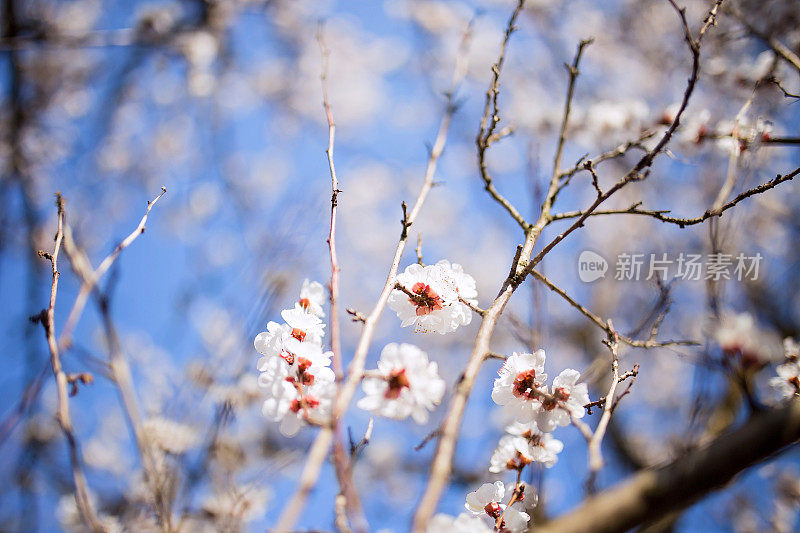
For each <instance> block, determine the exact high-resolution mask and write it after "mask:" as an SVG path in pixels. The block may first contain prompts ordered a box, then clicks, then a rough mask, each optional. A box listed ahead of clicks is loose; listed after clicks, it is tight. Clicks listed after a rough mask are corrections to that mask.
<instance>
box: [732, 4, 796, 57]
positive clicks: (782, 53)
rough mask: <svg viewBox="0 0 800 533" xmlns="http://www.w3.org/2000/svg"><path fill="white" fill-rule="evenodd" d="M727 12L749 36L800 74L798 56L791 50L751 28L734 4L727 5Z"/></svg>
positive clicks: (753, 27)
mask: <svg viewBox="0 0 800 533" xmlns="http://www.w3.org/2000/svg"><path fill="white" fill-rule="evenodd" d="M727 12H729V13H730V14H731V15H733V18H735V19H736V20H737V21H738V22H739V23H740V24H741V25H742V26H744V27H745V28H746V29H747V31H748V32H750V34H751V35H753V36H755V37H757V38H758V39H760V40H761V41H763V42H764V44H766V45H767V46H769V47H770V48H771V49H772V51H773V52H775V54H777V55H778V56H779V57H780V58H781V59H783V60H784V61H786V62H787V63H789V64H790V65H792V66H793V67H794V68H795V69H796V70H797V71H798V72H800V56H798V55H797V54H795V53H794V52H793V51H792V49H791V48H789V47H788V46H786V45H785V44H783V43H782V42H780V41H779V40H778V39H775V38H774V37H772V36H770V35H767V34H766V33H765V32H763V31H761V30H759V29H758V28H756V27H755V26H753V25H752V24H751V23H750V22H749V21H748V20H747V17H745V16H744V14H743V13H742V12H741V11H739V10H738V9H737V8H736V7H735V5H734V4H728V7H727Z"/></svg>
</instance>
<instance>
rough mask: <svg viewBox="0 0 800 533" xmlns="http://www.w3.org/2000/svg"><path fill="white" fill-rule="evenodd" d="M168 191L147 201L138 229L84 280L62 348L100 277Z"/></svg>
mask: <svg viewBox="0 0 800 533" xmlns="http://www.w3.org/2000/svg"><path fill="white" fill-rule="evenodd" d="M166 192H167V189H166V188H165V187H161V193H160V194H159V195H158V196H156V197H155V198H154V199H153V201H151V202H147V209H145V212H144V216H143V217H142V219H141V220H140V221H139V225H138V226H136V229H134V230H133V231H132V232H131V234H130V235H128V236H127V237H125V239H124V240H123V241H122V242H121V243H119V244H118V245H117V246H116V248H114V250H113V251H112V252H111V253H110V254H108V256H106V258H105V259H103V260H102V261H101V262H100V264H99V265H98V266H97V268H96V269H95V270H94V272H93V273H92V276H91V277H90V278H88V279H87V280H84V282H83V284H82V285H81V288H80V290H79V291H78V296H77V297H76V298H75V303H74V304H72V309H71V310H70V312H69V316H68V317H67V322H66V323H65V325H64V328H63V329H62V330H61V334H60V335H59V337H58V345H59V348H60V349H62V350H63V349H65V348H67V347H68V346H69V345H70V343H71V339H72V331H73V330H74V329H75V326H77V325H78V320H80V318H81V314H82V313H83V308H84V307H85V306H86V299H87V298H88V297H89V294H90V293H91V292H92V289H94V287H95V286H96V285H97V282H98V281H100V278H102V277H103V275H104V274H105V273H106V272H108V269H109V268H111V265H113V264H114V261H116V259H117V257H119V254H120V253H121V252H122V250H124V249H125V248H127V247H128V246H130V245H131V243H133V241H135V240H136V238H137V237H138V236H139V235H141V234H142V233H144V230H145V224H147V216H148V215H149V214H150V210H151V209H152V208H153V206H154V205H156V202H158V200H159V199H160V198H161V197H162V196H164V194H165V193H166Z"/></svg>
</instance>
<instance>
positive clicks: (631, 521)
mask: <svg viewBox="0 0 800 533" xmlns="http://www.w3.org/2000/svg"><path fill="white" fill-rule="evenodd" d="M798 439H800V401H797V400H795V401H793V402H791V403H790V404H789V405H788V406H786V407H783V408H780V409H772V410H769V411H766V412H761V413H758V414H756V415H754V416H753V417H751V418H750V420H748V421H747V422H746V423H745V424H744V425H742V426H741V427H739V428H738V429H736V430H734V431H732V432H730V433H728V434H726V435H722V436H720V437H718V438H717V439H715V440H714V441H712V442H710V443H709V444H708V445H706V446H705V447H703V448H700V449H698V450H695V451H693V452H690V453H688V454H685V455H682V456H680V457H679V458H677V459H676V460H674V461H673V462H671V463H668V464H666V465H664V466H661V467H659V468H654V469H648V470H646V471H643V472H641V473H639V474H636V475H634V476H633V477H631V478H629V479H628V480H627V481H624V482H623V483H621V484H619V485H617V486H615V487H612V488H610V489H608V490H605V491H603V492H601V493H599V494H598V495H596V496H594V497H591V498H589V499H588V500H586V501H585V502H584V503H583V504H582V505H580V506H579V507H578V508H576V509H574V510H573V511H570V512H568V513H567V514H565V515H563V516H561V517H558V518H556V519H555V520H553V521H551V522H548V523H546V524H542V525H540V526H536V527H534V528H532V529H531V531H533V532H535V533H621V532H624V531H628V530H630V529H631V528H633V527H635V526H637V525H640V524H644V523H648V522H653V521H655V520H658V519H659V518H661V517H663V516H665V515H667V514H668V513H670V512H673V511H676V510H680V509H684V508H686V507H688V506H689V505H691V504H693V503H695V502H696V501H697V500H699V499H701V498H703V497H704V496H706V495H708V494H709V493H711V492H712V491H714V490H717V489H719V488H722V487H723V486H725V485H726V484H727V483H728V482H730V481H731V480H732V479H733V478H734V477H735V476H736V475H737V474H739V473H740V472H742V471H744V470H745V469H747V468H748V467H750V466H753V465H755V464H757V463H759V462H761V461H764V460H766V459H769V458H770V456H772V455H773V454H775V453H778V452H780V451H781V450H783V449H784V448H785V447H787V446H790V445H792V444H794V443H795V442H797V440H798Z"/></svg>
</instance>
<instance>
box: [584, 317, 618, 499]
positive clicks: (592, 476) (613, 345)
mask: <svg viewBox="0 0 800 533" xmlns="http://www.w3.org/2000/svg"><path fill="white" fill-rule="evenodd" d="M607 327H608V331H609V334H608V341H607V345H608V349H609V351H611V374H612V378H611V385H610V386H609V387H608V392H607V393H606V402H605V404H604V405H603V414H602V416H601V417H600V422H598V423H597V427H596V428H595V430H594V433H592V437H591V438H590V439H589V443H588V446H589V477H588V478H587V480H586V487H587V491H588V492H590V493H592V492H594V491H595V487H596V481H597V475H598V474H599V473H600V470H601V469H602V468H603V465H605V461H604V460H603V452H602V444H603V438H604V437H605V435H606V429H608V423H609V422H610V420H611V415H612V414H613V412H614V405H615V404H616V400H614V396H615V395H616V393H617V385H619V383H620V376H619V341H620V339H619V335H618V334H617V332H616V330H615V329H614V326H613V325H612V323H611V320H609V321H608V323H607Z"/></svg>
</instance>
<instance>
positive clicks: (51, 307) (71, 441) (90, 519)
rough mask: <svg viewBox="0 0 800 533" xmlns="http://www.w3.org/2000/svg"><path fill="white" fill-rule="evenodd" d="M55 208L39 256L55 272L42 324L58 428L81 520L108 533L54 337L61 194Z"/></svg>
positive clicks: (58, 274) (62, 205) (58, 195)
mask: <svg viewBox="0 0 800 533" xmlns="http://www.w3.org/2000/svg"><path fill="white" fill-rule="evenodd" d="M56 204H57V206H58V231H57V232H56V238H55V245H54V247H53V253H52V254H49V253H46V252H39V255H41V256H42V257H44V258H46V259H48V260H49V261H50V264H51V266H52V272H53V282H52V284H51V286H50V303H49V304H48V306H47V309H46V310H45V311H44V312H43V313H42V320H41V322H42V325H43V326H44V331H45V335H46V337H47V346H48V348H49V350H50V364H51V366H52V367H53V375H54V376H55V378H56V388H57V392H58V408H57V419H58V424H59V426H61V431H62V432H63V433H64V436H65V437H66V439H67V444H68V445H69V456H70V462H71V463H72V479H73V482H74V484H75V501H76V503H77V506H78V511H79V512H80V515H81V518H82V519H83V521H84V522H85V523H86V525H87V526H88V527H89V528H90V529H91V530H92V531H95V532H101V531H105V528H104V527H103V526H102V524H101V523H100V522H99V521H98V519H97V512H96V511H95V509H94V504H93V503H92V500H91V499H90V497H89V489H88V486H87V483H86V476H85V474H84V473H83V467H82V466H81V454H80V451H79V446H78V440H77V438H76V437H75V431H74V429H73V427H72V417H71V415H70V410H69V392H68V390H67V387H68V386H69V379H68V377H67V374H66V373H65V372H64V369H63V367H62V366H61V357H60V355H59V349H58V343H57V342H56V335H55V330H56V326H55V307H56V294H57V293H58V278H59V277H60V273H59V271H58V255H59V252H60V251H61V243H62V242H63V240H64V200H63V199H62V198H61V194H60V193H59V194H57V195H56Z"/></svg>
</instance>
